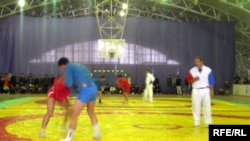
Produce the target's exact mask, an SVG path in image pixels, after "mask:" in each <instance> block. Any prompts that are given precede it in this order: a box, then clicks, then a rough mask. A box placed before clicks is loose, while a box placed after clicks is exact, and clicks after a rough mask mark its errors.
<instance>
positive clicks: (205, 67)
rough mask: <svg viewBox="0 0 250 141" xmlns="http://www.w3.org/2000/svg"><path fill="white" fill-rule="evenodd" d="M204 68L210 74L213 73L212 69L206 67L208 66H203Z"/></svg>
mask: <svg viewBox="0 0 250 141" xmlns="http://www.w3.org/2000/svg"><path fill="white" fill-rule="evenodd" d="M203 68H204V69H206V70H207V71H209V72H210V71H212V69H211V68H210V67H208V66H206V65H203Z"/></svg>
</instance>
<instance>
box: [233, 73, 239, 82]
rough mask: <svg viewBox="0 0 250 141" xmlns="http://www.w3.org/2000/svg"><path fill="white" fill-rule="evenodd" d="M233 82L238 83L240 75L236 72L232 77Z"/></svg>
mask: <svg viewBox="0 0 250 141" xmlns="http://www.w3.org/2000/svg"><path fill="white" fill-rule="evenodd" d="M233 83H234V84H239V83H240V76H239V75H238V74H237V73H236V74H235V76H234V78H233Z"/></svg>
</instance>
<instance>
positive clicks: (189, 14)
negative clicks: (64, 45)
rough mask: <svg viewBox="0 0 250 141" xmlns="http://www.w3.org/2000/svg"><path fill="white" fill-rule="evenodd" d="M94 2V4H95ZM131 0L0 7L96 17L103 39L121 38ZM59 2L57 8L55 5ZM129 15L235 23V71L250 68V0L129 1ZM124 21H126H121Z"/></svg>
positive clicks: (31, 0) (32, 0)
mask: <svg viewBox="0 0 250 141" xmlns="http://www.w3.org/2000/svg"><path fill="white" fill-rule="evenodd" d="M92 2H93V3H92ZM123 2H127V3H128V0H57V1H56V3H53V0H26V5H25V7H24V8H23V9H20V8H19V7H18V5H17V2H12V3H7V4H2V5H1V6H0V19H1V18H4V17H7V16H9V15H14V14H18V13H19V12H20V10H23V11H24V14H25V15H29V16H35V17H48V18H65V17H79V16H96V18H97V22H98V25H99V32H100V35H101V38H122V36H123V32H124V27H125V22H126V17H123V18H120V16H119V15H118V13H119V11H120V10H121V9H122V7H121V3H123ZM54 5H56V8H55V7H54ZM128 9H129V10H128V11H127V16H133V17H144V18H145V17H146V18H150V19H156V20H171V21H173V20H174V21H204V20H215V21H227V22H233V23H234V24H235V31H236V34H235V36H236V42H235V44H236V55H235V57H236V72H237V73H238V74H240V75H241V76H247V75H248V74H247V70H248V69H250V66H248V65H247V64H250V63H249V60H250V59H249V58H250V47H249V45H250V17H249V14H250V0H165V1H164V0H130V4H129V3H128ZM122 20H123V21H122Z"/></svg>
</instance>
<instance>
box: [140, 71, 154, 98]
mask: <svg viewBox="0 0 250 141" xmlns="http://www.w3.org/2000/svg"><path fill="white" fill-rule="evenodd" d="M145 75H146V78H145V89H144V94H143V100H145V101H149V102H153V82H154V81H155V77H154V76H153V75H152V74H151V73H150V71H149V70H145Z"/></svg>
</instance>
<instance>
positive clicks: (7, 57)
mask: <svg viewBox="0 0 250 141" xmlns="http://www.w3.org/2000/svg"><path fill="white" fill-rule="evenodd" d="M97 27H98V26H97V22H96V19H95V17H83V18H68V19H67V18H65V19H46V18H33V17H23V16H11V17H8V18H5V19H1V20H0V73H6V72H15V73H26V74H27V73H30V72H32V73H33V74H39V75H43V74H45V73H47V74H52V73H53V74H57V73H60V71H59V69H58V67H57V65H56V61H57V59H58V58H60V57H61V56H70V57H71V58H75V56H76V55H75V54H74V53H71V54H69V53H67V49H68V48H67V46H70V45H72V46H75V44H77V43H84V44H82V45H81V47H82V48H88V50H86V51H83V52H82V56H85V57H86V56H88V58H86V59H83V60H84V61H83V62H80V63H84V64H86V65H87V66H89V68H90V69H91V70H95V69H96V70H99V69H105V70H109V69H110V70H111V69H118V70H124V72H123V73H126V74H130V75H131V77H132V80H133V83H137V84H139V85H142V84H143V82H144V77H145V76H144V70H145V69H149V70H151V71H152V72H153V73H154V74H155V75H156V76H158V77H159V81H160V84H161V87H162V91H163V92H164V91H165V90H166V78H167V76H168V75H169V74H172V75H180V76H181V77H182V78H183V81H184V78H185V76H186V74H187V73H188V71H189V69H190V68H191V67H193V66H194V63H193V59H194V57H195V56H201V57H203V59H204V62H205V65H207V66H209V67H211V68H212V70H213V72H214V76H215V80H216V89H218V88H220V87H223V85H224V81H226V80H228V81H230V82H231V81H232V77H233V75H234V72H235V35H234V33H235V32H234V24H232V23H227V22H214V21H202V22H173V21H163V20H151V19H144V18H136V17H128V18H127V22H126V28H125V32H124V38H125V40H126V44H127V47H128V49H129V51H128V52H127V55H126V57H127V58H128V59H129V58H130V62H129V61H128V62H129V63H122V62H121V61H117V62H112V61H110V62H105V61H104V62H102V61H100V62H99V63H98V62H96V61H93V60H94V59H95V58H97V57H96V56H94V53H93V52H94V51H96V50H93V49H91V48H93V46H95V42H96V41H97V40H98V39H99V32H98V28H97ZM51 51H52V52H51ZM53 51H54V52H53ZM57 52H61V53H57ZM62 52H63V53H62ZM155 52H157V53H158V54H161V55H162V56H164V57H165V58H163V59H162V58H158V59H157V58H156V59H155V58H154V57H157V56H158V55H157V54H156V55H155V56H154V57H151V58H150V56H151V55H153V54H154V53H155ZM46 54H47V55H48V54H52V55H51V57H52V58H50V61H48V60H46V57H45V60H44V56H46ZM62 54H63V55H62ZM131 55H133V59H134V60H132V62H131ZM36 58H40V60H37V62H36ZM47 58H48V56H47ZM143 58H144V60H146V61H142V62H141V63H135V64H133V62H137V61H138V60H140V59H143ZM147 58H149V59H147ZM32 60H33V63H31V62H32ZM51 60H52V61H51ZM147 60H151V61H147ZM73 61H74V59H73ZM34 62H36V63H34ZM114 76H115V73H114ZM113 79H114V78H112V80H111V79H110V80H109V81H110V83H112V82H114V80H113ZM183 84H184V83H183Z"/></svg>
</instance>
